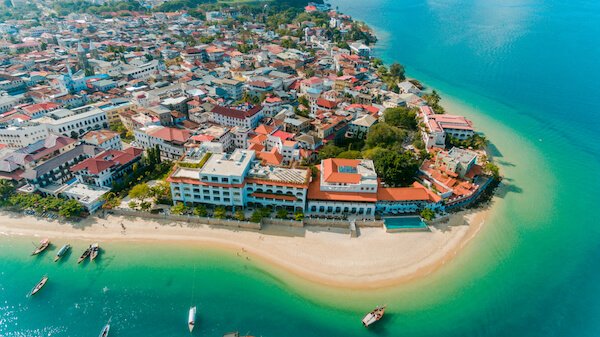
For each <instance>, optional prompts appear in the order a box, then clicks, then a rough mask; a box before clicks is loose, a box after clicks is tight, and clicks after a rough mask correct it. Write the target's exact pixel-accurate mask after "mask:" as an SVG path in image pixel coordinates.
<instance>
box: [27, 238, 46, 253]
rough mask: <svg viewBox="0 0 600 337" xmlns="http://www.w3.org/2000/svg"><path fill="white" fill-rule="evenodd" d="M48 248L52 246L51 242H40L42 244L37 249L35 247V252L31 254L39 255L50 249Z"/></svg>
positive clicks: (44, 240)
mask: <svg viewBox="0 0 600 337" xmlns="http://www.w3.org/2000/svg"><path fill="white" fill-rule="evenodd" d="M48 246H50V240H49V239H43V240H42V241H40V244H39V245H38V246H37V247H35V250H34V251H33V252H31V255H38V254H39V253H41V252H43V251H44V250H46V248H48Z"/></svg>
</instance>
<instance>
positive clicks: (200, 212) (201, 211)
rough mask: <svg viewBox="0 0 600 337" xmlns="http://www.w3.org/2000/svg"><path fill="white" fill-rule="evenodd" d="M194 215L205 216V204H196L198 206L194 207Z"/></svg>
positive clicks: (206, 212) (206, 213)
mask: <svg viewBox="0 0 600 337" xmlns="http://www.w3.org/2000/svg"><path fill="white" fill-rule="evenodd" d="M194 215H196V216H199V217H206V216H207V215H208V211H207V210H206V206H204V205H198V206H196V207H194Z"/></svg>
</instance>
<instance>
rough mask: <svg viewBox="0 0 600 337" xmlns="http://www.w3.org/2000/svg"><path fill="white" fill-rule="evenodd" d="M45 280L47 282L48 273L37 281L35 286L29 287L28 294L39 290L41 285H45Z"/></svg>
mask: <svg viewBox="0 0 600 337" xmlns="http://www.w3.org/2000/svg"><path fill="white" fill-rule="evenodd" d="M46 282H48V275H44V277H42V279H41V280H40V282H38V284H36V285H35V287H33V289H31V292H29V296H31V295H35V294H37V292H38V291H40V290H41V289H42V287H44V285H46Z"/></svg>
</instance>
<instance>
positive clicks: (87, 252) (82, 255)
mask: <svg viewBox="0 0 600 337" xmlns="http://www.w3.org/2000/svg"><path fill="white" fill-rule="evenodd" d="M91 252H92V246H91V245H90V246H89V247H88V248H87V249H86V250H85V251H84V252H83V254H81V256H80V257H79V258H78V259H77V263H81V262H82V261H83V260H85V258H86V257H88V256H90V253H91Z"/></svg>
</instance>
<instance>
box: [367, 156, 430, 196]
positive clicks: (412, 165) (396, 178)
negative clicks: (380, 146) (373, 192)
mask: <svg viewBox="0 0 600 337" xmlns="http://www.w3.org/2000/svg"><path fill="white" fill-rule="evenodd" d="M373 163H374V164H375V171H377V175H378V176H379V177H380V178H381V180H383V182H384V183H386V184H387V185H388V186H392V187H397V186H407V185H409V184H412V183H413V181H414V178H415V174H416V173H417V170H418V168H419V162H418V160H417V159H416V158H415V157H414V156H413V154H412V153H411V152H408V151H406V152H402V153H398V152H397V151H389V150H388V151H380V152H377V153H376V154H375V155H374V157H373Z"/></svg>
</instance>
